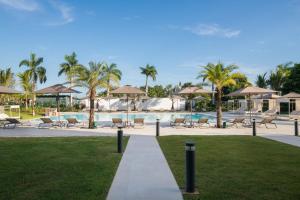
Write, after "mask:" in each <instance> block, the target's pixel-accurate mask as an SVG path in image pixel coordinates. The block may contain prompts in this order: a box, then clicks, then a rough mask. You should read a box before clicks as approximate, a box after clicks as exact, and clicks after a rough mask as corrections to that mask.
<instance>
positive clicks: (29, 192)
mask: <svg viewBox="0 0 300 200" xmlns="http://www.w3.org/2000/svg"><path fill="white" fill-rule="evenodd" d="M125 142H126V143H127V138H125ZM120 159H121V155H120V154H117V153H116V138H115V137H93V138H92V137H80V138H78V137H77V138H76V137H74V138H16V139H14V138H9V139H4V138H1V139H0V199H5V200H9V199H18V200H19V199H24V200H25V199H26V200H28V199H30V200H35V199H39V200H40V199H84V200H86V199H97V200H100V199H105V198H106V195H107V193H108V190H109V187H110V185H111V182H112V180H113V177H114V175H115V172H116V170H117V167H118V163H119V161H120Z"/></svg>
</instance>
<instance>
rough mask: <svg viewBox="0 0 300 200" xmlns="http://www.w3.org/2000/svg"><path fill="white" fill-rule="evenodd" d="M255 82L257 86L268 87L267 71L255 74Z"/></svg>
mask: <svg viewBox="0 0 300 200" xmlns="http://www.w3.org/2000/svg"><path fill="white" fill-rule="evenodd" d="M255 84H256V86H257V87H261V88H267V87H268V80H267V72H266V73H264V74H259V75H257V78H256V81H255Z"/></svg>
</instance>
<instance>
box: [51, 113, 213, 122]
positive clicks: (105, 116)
mask: <svg viewBox="0 0 300 200" xmlns="http://www.w3.org/2000/svg"><path fill="white" fill-rule="evenodd" d="M88 117H89V115H88V113H72V114H61V116H60V117H59V118H58V117H51V119H52V120H58V119H59V120H65V119H67V118H76V119H77V120H79V121H87V120H88ZM190 117H191V115H190V114H189V113H163V112H162V113H129V114H128V119H129V120H131V121H132V120H133V119H134V118H144V119H145V122H146V123H152V122H156V119H160V121H161V122H170V121H171V120H174V119H175V118H186V119H187V120H189V119H190ZM112 118H121V119H123V120H126V119H127V114H126V113H95V121H98V122H111V119H112ZM201 118H208V119H209V121H214V119H215V117H213V116H210V115H206V114H202V113H193V115H192V119H193V120H194V121H196V120H198V119H201Z"/></svg>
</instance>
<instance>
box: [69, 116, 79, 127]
mask: <svg viewBox="0 0 300 200" xmlns="http://www.w3.org/2000/svg"><path fill="white" fill-rule="evenodd" d="M67 122H68V123H67V127H68V128H70V127H76V126H77V125H80V122H79V121H77V119H76V118H67Z"/></svg>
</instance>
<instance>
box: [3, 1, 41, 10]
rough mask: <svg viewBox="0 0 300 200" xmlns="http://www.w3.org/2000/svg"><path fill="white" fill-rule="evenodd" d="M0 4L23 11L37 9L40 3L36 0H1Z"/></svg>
mask: <svg viewBox="0 0 300 200" xmlns="http://www.w3.org/2000/svg"><path fill="white" fill-rule="evenodd" d="M0 4H2V5H5V6H8V7H11V8H14V9H17V10H23V11H29V12H32V11H36V10H38V9H39V5H38V3H37V2H36V1H34V0H0Z"/></svg>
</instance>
